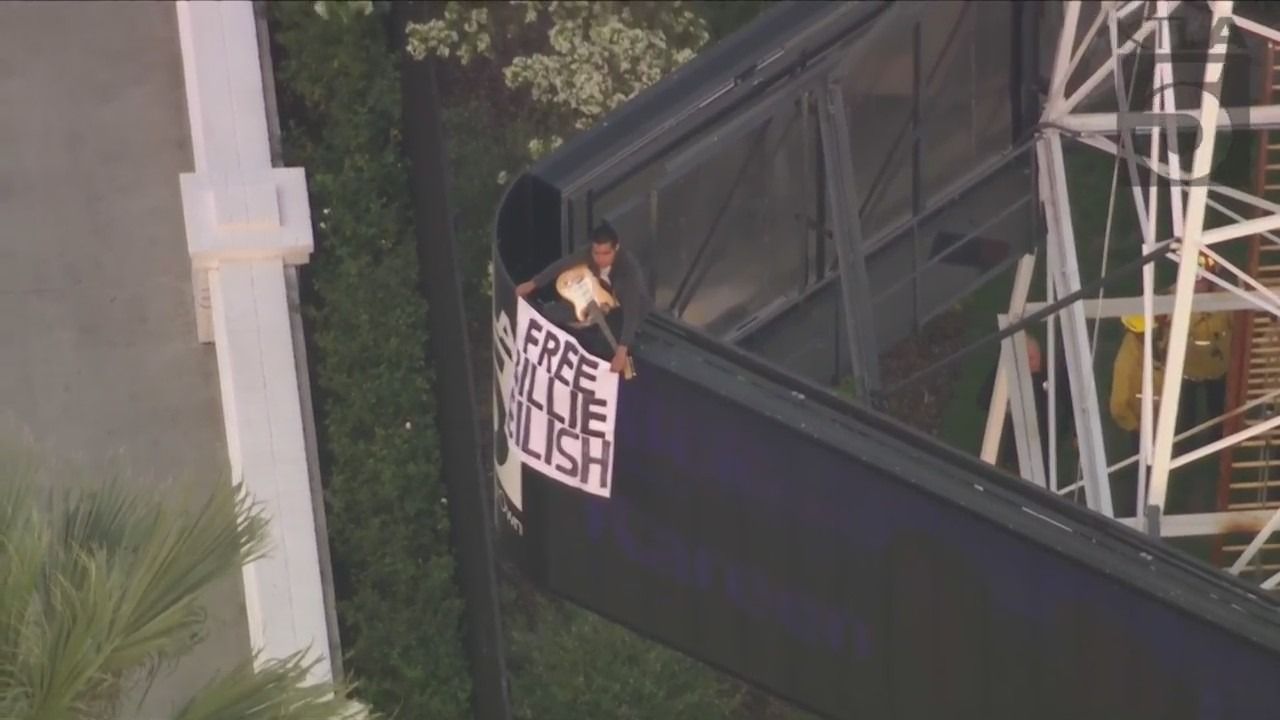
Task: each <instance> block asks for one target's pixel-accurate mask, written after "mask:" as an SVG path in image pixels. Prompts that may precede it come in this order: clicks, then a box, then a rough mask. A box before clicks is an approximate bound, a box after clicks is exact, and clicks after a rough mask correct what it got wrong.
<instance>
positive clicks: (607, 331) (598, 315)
mask: <svg viewBox="0 0 1280 720" xmlns="http://www.w3.org/2000/svg"><path fill="white" fill-rule="evenodd" d="M587 314H589V315H590V316H591V320H592V321H593V322H594V323H595V324H596V325H597V326H598V327H599V328H600V332H602V333H604V337H605V339H606V340H608V341H609V347H611V348H613V349H614V350H617V349H618V340H617V338H615V337H614V336H613V329H612V328H610V327H609V323H608V322H607V321H606V320H605V319H604V313H602V312H600V306H599V305H597V304H596V303H595V301H594V300H593V301H592V302H591V304H590V305H588V306H587Z"/></svg>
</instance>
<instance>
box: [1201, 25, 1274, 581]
mask: <svg viewBox="0 0 1280 720" xmlns="http://www.w3.org/2000/svg"><path fill="white" fill-rule="evenodd" d="M1265 47H1266V57H1265V67H1266V70H1265V72H1264V89H1263V93H1262V102H1263V103H1265V104H1271V103H1274V102H1275V101H1276V99H1277V98H1280V88H1277V87H1276V86H1277V83H1280V69H1278V68H1277V67H1276V66H1277V63H1280V43H1276V42H1274V41H1271V42H1267V43H1266V46H1265ZM1259 143H1260V147H1259V150H1260V152H1258V153H1257V155H1256V156H1255V170H1254V194H1255V195H1256V196H1257V197H1260V198H1262V199H1264V200H1272V201H1280V132H1276V131H1272V130H1263V131H1261V132H1260V134H1259ZM1249 243H1250V247H1249V272H1250V274H1251V275H1253V277H1255V278H1256V279H1257V280H1258V282H1260V283H1262V284H1263V285H1265V286H1267V287H1271V288H1275V287H1280V245H1277V244H1276V243H1274V242H1271V241H1265V240H1263V238H1262V237H1260V236H1256V235H1255V236H1254V237H1252V238H1250V240H1249ZM1235 331H1236V335H1235V338H1234V353H1235V362H1234V363H1233V364H1232V367H1231V370H1230V373H1231V377H1230V378H1229V380H1228V392H1229V393H1230V397H1229V398H1228V405H1229V406H1230V407H1239V406H1240V405H1243V404H1244V403H1247V402H1249V401H1252V400H1256V399H1258V398H1261V397H1263V396H1264V395H1267V394H1270V393H1274V392H1275V391H1277V390H1280V319H1278V318H1276V316H1275V315H1273V314H1271V313H1268V312H1250V311H1244V312H1240V313H1238V314H1237V316H1236V322H1235ZM1257 410H1259V411H1260V412H1249V413H1245V414H1243V415H1237V416H1234V417H1232V418H1231V419H1230V420H1229V421H1228V425H1227V428H1226V430H1227V432H1228V433H1231V432H1236V431H1239V430H1243V429H1245V428H1248V427H1249V426H1252V425H1257V424H1259V423H1262V422H1264V421H1266V420H1267V419H1268V418H1270V417H1273V416H1274V415H1275V414H1276V413H1277V412H1280V408H1277V407H1276V406H1275V404H1274V403H1266V404H1263V405H1261V406H1259V407H1258V408H1257ZM1218 508H1219V510H1265V509H1271V510H1274V509H1276V508H1280V428H1277V429H1273V430H1271V431H1268V432H1265V433H1262V434H1260V435H1258V436H1257V437H1255V438H1253V439H1250V440H1246V441H1244V442H1242V443H1239V444H1237V445H1235V446H1234V447H1232V448H1230V450H1229V452H1226V453H1223V457H1222V462H1221V476H1220V481H1219V485H1218ZM1256 531H1257V528H1252V529H1249V530H1248V531H1247V532H1242V533H1238V534H1237V533H1231V534H1228V535H1222V536H1219V547H1218V552H1217V557H1216V559H1217V564H1218V565H1220V566H1221V567H1224V568H1228V567H1230V566H1231V565H1232V564H1233V563H1234V562H1235V561H1236V559H1237V558H1239V557H1240V554H1241V553H1242V552H1244V550H1245V548H1246V547H1248V543H1249V541H1250V540H1251V539H1252V537H1253V534H1254V532H1256ZM1278 571H1280V537H1275V536H1273V537H1272V539H1271V540H1270V541H1268V542H1267V543H1266V544H1264V545H1263V546H1262V548H1261V549H1260V550H1259V551H1258V553H1257V555H1255V556H1254V558H1253V559H1252V560H1251V561H1250V562H1249V564H1248V566H1247V569H1245V570H1243V571H1242V572H1241V573H1240V574H1241V576H1243V577H1248V578H1256V579H1257V580H1259V581H1261V580H1263V579H1265V578H1267V577H1270V576H1271V575H1272V574H1274V573H1276V572H1278Z"/></svg>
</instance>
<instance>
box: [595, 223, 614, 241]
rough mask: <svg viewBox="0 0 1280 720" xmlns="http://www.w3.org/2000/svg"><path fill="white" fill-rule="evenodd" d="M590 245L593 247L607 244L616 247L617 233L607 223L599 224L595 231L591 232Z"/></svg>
mask: <svg viewBox="0 0 1280 720" xmlns="http://www.w3.org/2000/svg"><path fill="white" fill-rule="evenodd" d="M591 243H592V244H593V245H600V244H602V243H609V244H610V245H611V246H613V247H618V231H616V230H614V229H613V226H612V225H610V224H609V223H607V222H604V223H600V224H599V225H597V226H596V229H595V230H592V231H591Z"/></svg>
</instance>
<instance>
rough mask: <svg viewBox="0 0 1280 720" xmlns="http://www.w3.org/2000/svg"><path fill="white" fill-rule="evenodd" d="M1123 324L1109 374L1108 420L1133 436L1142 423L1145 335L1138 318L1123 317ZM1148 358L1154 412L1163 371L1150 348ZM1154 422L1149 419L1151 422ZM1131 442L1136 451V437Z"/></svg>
mask: <svg viewBox="0 0 1280 720" xmlns="http://www.w3.org/2000/svg"><path fill="white" fill-rule="evenodd" d="M1123 321H1124V326H1125V329H1126V330H1128V332H1126V333H1125V334H1124V340H1122V341H1121V342H1120V350H1119V352H1117V353H1116V359H1115V364H1114V366H1113V367H1112V371H1111V418H1112V419H1113V420H1115V422H1116V424H1117V425H1119V426H1120V427H1121V428H1122V429H1124V430H1127V431H1129V432H1131V433H1137V431H1138V428H1139V427H1140V426H1141V423H1142V352H1143V339H1142V336H1143V334H1144V333H1145V332H1146V322H1145V318H1143V316H1141V315H1128V316H1126V317H1125V318H1123ZM1152 355H1153V357H1152V362H1153V365H1154V368H1155V373H1154V375H1153V377H1152V380H1151V397H1152V400H1153V405H1152V411H1153V412H1154V411H1155V408H1158V407H1159V403H1160V390H1161V384H1162V383H1163V382H1164V368H1163V367H1161V363H1160V361H1159V358H1160V355H1159V354H1158V353H1156V352H1155V349H1154V348H1153V350H1152ZM1154 419H1155V418H1154V417H1152V420H1154ZM1132 443H1133V446H1134V448H1135V451H1136V448H1137V435H1136V434H1135V435H1134V436H1133V438H1132Z"/></svg>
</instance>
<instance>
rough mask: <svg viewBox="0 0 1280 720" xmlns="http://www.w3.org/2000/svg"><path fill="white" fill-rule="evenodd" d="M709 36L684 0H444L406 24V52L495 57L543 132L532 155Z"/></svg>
mask: <svg viewBox="0 0 1280 720" xmlns="http://www.w3.org/2000/svg"><path fill="white" fill-rule="evenodd" d="M709 38H710V34H709V32H708V29H707V24H706V22H705V21H704V20H703V19H702V17H701V16H699V15H698V14H697V13H694V12H693V11H692V10H691V9H689V6H688V5H687V4H685V3H682V2H582V1H577V2H564V1H552V2H532V1H530V0H508V1H506V2H485V3H470V2H465V3H464V2H452V1H451V2H447V3H445V4H444V10H443V13H442V14H441V16H440V17H437V18H435V19H433V20H430V21H428V22H425V23H414V24H412V25H411V26H410V27H409V51H410V53H412V54H413V55H414V56H415V57H417V58H423V57H426V56H427V55H436V56H439V57H441V58H453V59H456V60H457V61H458V62H459V63H460V64H462V65H469V64H471V63H472V62H473V61H475V60H477V59H480V58H483V59H486V60H488V61H490V62H492V63H495V64H496V68H497V69H498V71H499V72H500V73H501V75H502V77H503V79H504V81H505V83H506V86H507V88H508V89H509V90H511V91H514V92H517V93H526V94H527V95H528V96H529V98H531V100H532V101H533V105H534V107H535V108H536V109H537V110H538V111H539V112H540V113H542V114H543V116H544V121H545V125H546V127H547V128H548V129H549V130H550V132H548V133H547V134H546V135H538V136H535V137H533V138H532V139H531V140H530V141H529V145H528V147H529V152H530V155H531V156H532V157H533V158H537V157H538V156H540V155H542V154H543V153H545V152H548V151H550V150H553V149H555V147H556V146H558V145H559V144H560V143H561V142H562V141H563V139H564V136H565V134H566V132H567V131H571V130H582V129H585V128H587V127H590V126H591V125H592V124H594V123H595V122H596V121H597V120H599V119H600V118H602V117H603V116H604V115H605V114H607V113H608V112H609V111H610V110H613V109H614V108H616V107H618V106H619V105H621V104H622V103H624V102H626V101H627V100H630V99H631V98H633V97H635V96H636V94H638V93H639V92H640V91H641V90H644V89H645V88H647V87H649V86H650V85H653V84H654V83H656V82H657V81H658V80H661V79H662V78H663V77H664V76H666V75H667V74H668V73H670V72H671V71H672V70H674V69H675V68H677V67H679V66H680V65H682V64H684V63H685V62H687V61H688V60H690V59H691V58H692V57H693V56H694V55H695V54H697V52H698V50H699V49H701V48H702V46H703V45H705V44H706V42H707V40H708V39H709Z"/></svg>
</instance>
